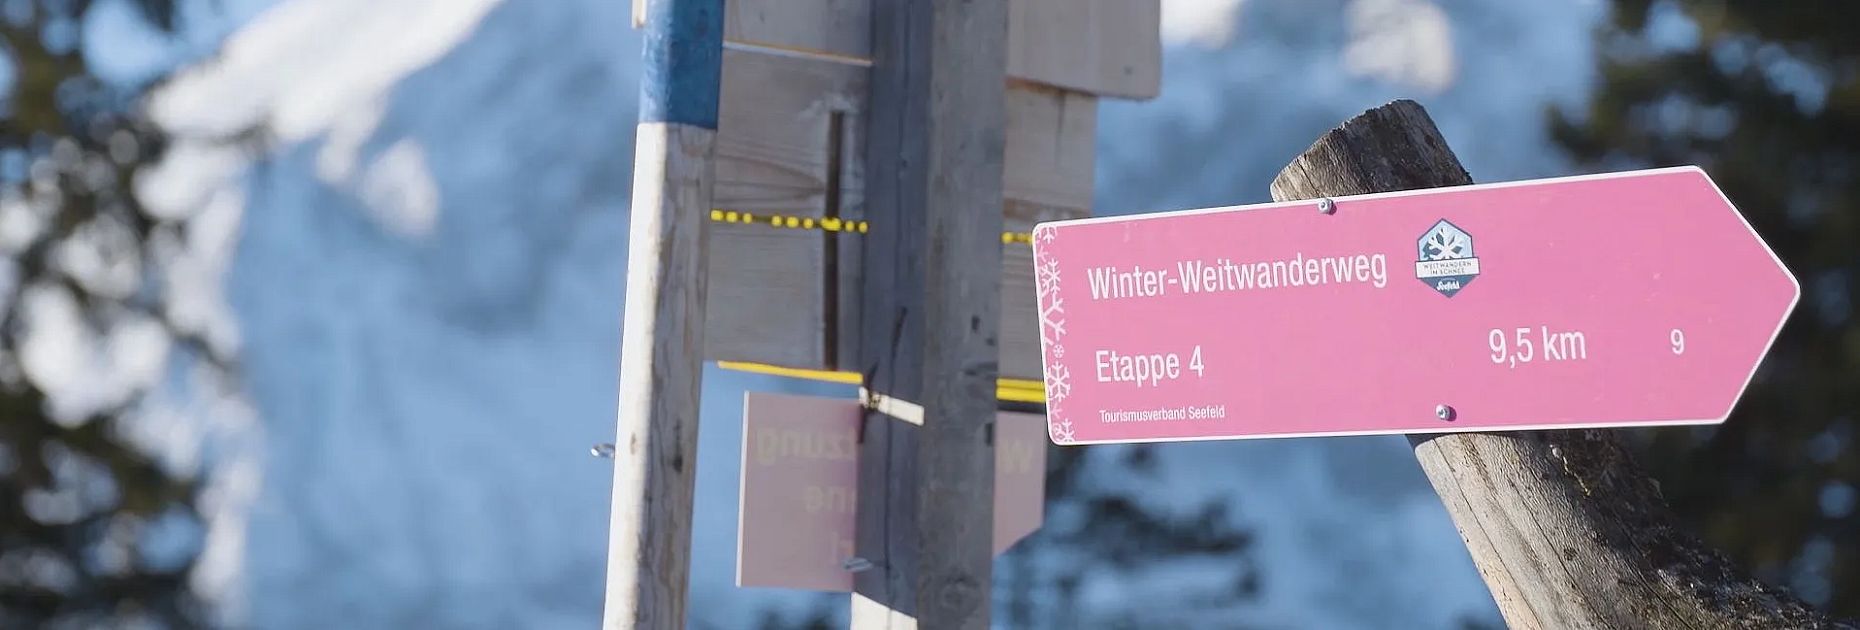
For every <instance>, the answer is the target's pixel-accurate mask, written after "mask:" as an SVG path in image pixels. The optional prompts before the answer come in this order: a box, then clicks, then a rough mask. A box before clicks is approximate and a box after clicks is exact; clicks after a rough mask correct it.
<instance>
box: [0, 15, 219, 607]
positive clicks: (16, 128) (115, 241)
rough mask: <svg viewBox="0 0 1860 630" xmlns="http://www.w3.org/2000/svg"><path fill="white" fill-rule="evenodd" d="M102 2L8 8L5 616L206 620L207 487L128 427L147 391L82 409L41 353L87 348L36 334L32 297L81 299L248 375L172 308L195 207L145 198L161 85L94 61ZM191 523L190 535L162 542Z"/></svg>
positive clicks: (87, 310) (0, 115)
mask: <svg viewBox="0 0 1860 630" xmlns="http://www.w3.org/2000/svg"><path fill="white" fill-rule="evenodd" d="M135 4H136V6H138V7H139V8H140V9H141V10H142V15H143V17H144V18H146V19H147V20H148V21H149V22H150V23H151V24H153V25H154V26H156V27H158V28H160V29H164V30H167V29H172V27H173V26H174V12H173V7H172V4H171V3H170V2H168V1H167V0H137V2H136V3H135ZM90 8H91V3H90V2H88V1H87V0H64V1H59V0H44V1H41V2H36V3H21V2H10V3H5V5H4V10H0V37H4V43H5V50H4V51H0V52H3V53H4V54H5V55H6V57H7V60H8V61H9V62H10V63H11V65H12V68H13V78H14V81H13V83H12V85H11V89H10V90H8V91H6V92H5V93H4V101H3V102H0V107H3V110H0V280H4V281H0V627H5V628H40V627H44V628H59V627H127V626H131V625H135V626H136V627H149V626H153V627H193V626H199V625H204V624H205V623H206V619H207V617H206V615H205V611H204V610H203V606H202V604H201V601H200V599H199V598H198V597H197V596H196V595H195V594H194V592H193V591H192V589H191V588H190V586H189V582H188V580H189V574H190V570H191V569H192V567H193V566H194V564H195V560H196V556H197V554H198V551H199V550H198V547H199V545H198V544H197V542H198V541H197V540H195V541H194V542H195V543H196V544H191V545H190V544H187V540H188V538H189V536H190V534H189V533H188V532H189V531H192V532H195V534H193V535H192V536H193V537H194V538H196V539H197V538H198V536H197V533H198V532H199V531H200V530H201V527H200V518H199V513H198V510H197V508H196V507H195V504H196V500H197V496H198V493H199V489H200V482H199V480H197V479H193V478H189V477H186V476H181V475H177V474H174V473H172V472H170V471H168V470H166V469H165V468H164V467H163V466H162V465H161V464H160V463H159V462H158V461H157V460H156V459H155V458H154V457H153V456H151V454H149V453H146V452H143V451H142V450H140V449H138V448H137V447H135V446H134V445H133V444H132V443H131V442H130V441H129V440H128V439H127V438H126V437H125V435H124V434H123V432H122V424H123V423H124V422H125V421H127V419H129V418H132V417H133V416H134V414H136V413H138V412H139V411H140V410H141V406H140V405H141V403H142V401H143V398H144V396H143V394H144V393H145V392H144V391H127V392H116V393H115V395H114V397H112V398H110V399H109V400H107V401H106V402H104V403H102V404H99V405H92V406H90V407H85V408H81V409H80V410H78V411H72V409H73V407H70V406H68V405H65V406H61V405H59V404H57V403H58V402H59V401H58V400H56V397H55V395H54V394H55V392H53V391H50V390H49V388H48V386H47V384H46V383H45V382H41V381H42V380H44V379H43V378H41V377H39V376H38V375H35V374H34V371H33V369H32V368H31V364H32V360H31V359H30V357H31V356H34V353H39V354H42V355H48V356H52V357H54V359H58V358H61V357H62V358H64V359H73V360H76V359H77V358H79V357H78V355H79V354H80V353H82V352H84V349H82V348H78V347H66V346H64V345H59V344H61V343H62V342H58V341H53V342H50V343H52V344H53V345H51V346H44V345H42V344H44V343H46V342H38V341H34V335H37V334H43V333H44V331H42V330H35V329H36V328H39V327H40V326H38V325H36V324H35V322H36V321H37V320H38V319H40V318H36V317H34V316H33V315H32V313H30V312H29V311H30V308H29V305H31V304H32V303H34V301H35V300H40V301H46V300H49V301H50V302H54V303H64V304H70V305H72V308H71V309H70V312H71V314H70V315H68V319H70V320H74V321H71V322H69V325H70V326H73V327H76V328H77V329H79V330H80V331H82V334H81V335H80V337H84V338H91V339H102V338H108V337H109V336H111V335H112V334H116V333H120V332H122V331H124V330H127V329H128V328H130V327H136V328H140V329H144V330H149V329H153V330H159V331H162V332H161V335H162V336H163V337H165V338H166V342H165V343H166V345H167V347H169V348H170V350H169V352H168V356H169V357H170V360H171V361H173V360H174V359H173V357H176V356H188V357H192V358H193V359H194V360H196V361H201V362H204V363H206V364H208V365H210V366H212V367H213V368H215V369H216V370H217V371H218V373H221V374H224V375H225V376H227V377H228V378H230V377H231V375H232V374H234V366H233V365H232V362H231V359H230V358H228V357H224V356H221V355H220V354H218V353H216V352H215V351H214V349H213V348H212V347H211V346H210V345H209V344H208V343H206V342H205V340H204V338H203V336H202V334H201V331H197V330H188V329H186V328H184V327H183V326H181V325H178V324H176V323H175V321H174V319H173V318H172V317H171V316H170V315H169V311H168V308H167V306H168V301H167V299H166V297H165V296H166V291H165V287H164V286H163V283H162V280H163V279H164V277H165V275H164V273H163V271H164V269H165V267H164V265H165V264H166V263H167V262H168V260H169V259H170V257H171V256H172V252H173V251H174V250H175V249H176V248H177V247H181V248H184V247H186V243H187V234H186V231H185V230H184V229H183V228H184V226H185V219H176V218H163V217H159V216H156V215H155V214H152V213H151V212H149V211H148V210H147V209H146V208H144V207H143V206H142V205H141V204H140V203H139V202H138V201H137V199H136V197H135V196H134V194H133V192H132V190H133V188H132V183H133V182H134V181H135V178H136V177H137V175H138V173H139V172H140V171H141V170H142V169H143V168H144V167H145V166H147V165H149V164H151V163H153V162H155V161H157V160H158V159H159V158H160V156H161V155H162V152H163V149H164V146H165V144H166V143H165V139H164V137H163V135H162V133H161V132H160V131H159V130H158V129H156V128H155V127H154V126H153V125H152V124H150V123H149V121H148V120H146V118H145V117H143V116H142V115H141V114H140V112H139V110H138V105H137V98H138V97H139V95H140V94H141V93H142V92H143V91H144V89H145V88H147V87H148V86H121V85H111V84H109V83H107V82H106V81H104V80H103V79H101V78H100V77H99V76H97V75H96V74H95V73H93V72H92V69H91V68H90V67H89V66H88V65H87V63H86V60H85V57H84V55H83V54H82V51H81V45H82V44H83V42H82V40H81V38H82V33H83V29H81V28H80V27H79V25H80V24H81V23H82V20H83V18H84V17H85V15H86V13H87V12H88V11H89V10H90ZM35 343H38V344H41V345H40V346H38V347H37V349H35V346H34V344H35ZM82 378H96V379H99V380H101V379H102V375H100V374H99V375H85V376H83V377H82ZM176 532H179V534H178V536H179V539H180V540H181V541H182V544H179V545H176V544H167V545H163V548H159V549H157V548H152V547H150V546H149V545H148V544H147V543H148V540H149V539H150V537H152V536H161V535H168V536H169V537H170V538H174V537H175V536H176Z"/></svg>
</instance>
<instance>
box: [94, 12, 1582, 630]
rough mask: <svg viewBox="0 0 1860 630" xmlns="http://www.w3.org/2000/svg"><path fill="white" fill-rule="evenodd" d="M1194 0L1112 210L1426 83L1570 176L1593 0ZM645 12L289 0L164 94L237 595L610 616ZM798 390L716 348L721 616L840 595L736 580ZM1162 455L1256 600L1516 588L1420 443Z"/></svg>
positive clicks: (1323, 610)
mask: <svg viewBox="0 0 1860 630" xmlns="http://www.w3.org/2000/svg"><path fill="white" fill-rule="evenodd" d="M1168 4H1169V11H1170V14H1169V15H1170V17H1169V20H1168V24H1169V27H1168V28H1169V29H1170V30H1169V32H1170V34H1171V37H1172V43H1173V44H1174V45H1173V46H1172V47H1171V49H1170V53H1169V55H1168V57H1167V64H1168V65H1167V67H1166V69H1165V84H1164V96H1163V97H1161V98H1160V99H1158V100H1156V101H1153V102H1146V103H1115V104H1110V105H1108V106H1107V107H1105V108H1104V111H1103V115H1102V119H1101V125H1102V126H1101V133H1100V137H1101V142H1100V145H1101V146H1100V156H1101V163H1100V167H1099V172H1100V186H1099V197H1100V204H1101V206H1102V207H1101V209H1100V211H1101V212H1107V213H1109V212H1120V213H1121V212H1133V211H1148V210H1160V209H1171V208H1181V207H1190V206H1198V205H1215V204H1231V203H1240V202H1248V201H1258V200H1262V199H1264V196H1265V184H1266V182H1267V181H1269V180H1270V178H1271V177H1272V175H1273V173H1274V172H1275V171H1276V169H1277V168H1278V167H1279V166H1280V165H1282V164H1284V162H1285V161H1287V160H1288V159H1290V157H1291V156H1293V155H1295V154H1296V153H1297V151H1299V150H1300V149H1302V148H1303V147H1304V146H1305V145H1306V144H1308V143H1309V142H1310V140H1311V139H1313V138H1315V137H1316V135H1317V134H1318V133H1320V132H1321V131H1322V130H1323V129H1325V128H1327V127H1329V126H1331V125H1333V124H1335V123H1336V122H1338V121H1341V120H1342V119H1344V118H1346V117H1348V116H1349V115H1351V114H1353V113H1355V112H1357V111H1360V110H1361V109H1363V108H1365V107H1369V106H1373V105H1375V104H1378V103H1380V102H1382V101H1384V100H1386V99H1388V98H1391V97H1396V96H1413V97H1416V98H1418V99H1420V100H1422V101H1423V103H1425V104H1427V105H1428V106H1429V108H1430V110H1431V111H1432V112H1433V114H1434V115H1435V117H1436V118H1437V119H1438V120H1439V121H1440V123H1441V126H1442V128H1443V130H1444V131H1445V132H1446V134H1447V136H1448V138H1449V140H1451V141H1452V142H1454V144H1455V145H1456V147H1457V148H1458V149H1459V151H1460V154H1461V156H1462V158H1463V159H1465V161H1466V162H1467V163H1468V164H1469V166H1470V170H1472V172H1473V175H1474V177H1476V178H1482V179H1502V178H1516V177H1523V176H1531V175H1538V174H1546V173H1549V172H1555V171H1556V169H1557V168H1558V166H1557V163H1556V162H1554V161H1553V160H1550V159H1548V154H1547V153H1546V148H1545V146H1544V140H1543V137H1542V134H1541V132H1540V131H1539V130H1540V128H1541V122H1540V111H1541V110H1540V103H1541V102H1543V101H1544V100H1545V99H1548V98H1552V97H1555V96H1557V95H1561V94H1579V91H1580V89H1581V86H1582V82H1583V81H1584V80H1585V78H1586V77H1585V75H1584V74H1583V72H1584V71H1585V70H1584V68H1585V67H1586V64H1587V56H1586V41H1587V40H1586V32H1585V31H1584V30H1583V29H1584V28H1585V26H1584V24H1585V20H1586V19H1588V17H1589V14H1592V13H1593V12H1594V8H1593V7H1591V6H1588V5H1576V4H1569V5H1565V4H1550V3H1513V2H1504V1H1502V0H1487V1H1483V2H1473V1H1471V0H1458V1H1444V0H1443V1H1441V2H1437V3H1430V2H1425V1H1424V0H1353V1H1349V2H1346V1H1344V0H1326V1H1316V2H1313V1H1308V0H1244V1H1242V0H1211V1H1203V2H1194V1H1189V0H1171V1H1170V2H1169V3H1168ZM627 7H628V3H626V2H622V1H616V0H598V1H597V0H503V1H495V0H393V1H388V0H315V1H311V0H286V1H285V2H283V3H281V4H280V5H279V6H278V7H276V8H274V9H272V10H269V11H267V12H265V13H262V14H259V15H258V16H257V17H255V18H253V19H252V20H250V21H249V22H247V23H244V24H243V25H242V26H240V27H239V29H238V30H237V31H236V32H235V33H234V34H233V36H232V37H231V38H230V39H228V40H227V48H226V49H225V51H224V52H223V54H222V55H220V56H219V57H217V58H214V59H210V60H206V61H203V62H201V63H200V64H199V65H198V66H197V67H195V68H193V69H191V70H190V71H189V72H187V73H185V74H184V75H183V76H181V77H180V78H179V79H178V80H177V81H176V82H175V83H174V84H173V85H171V86H168V87H166V88H164V89H163V90H162V92H161V93H160V94H159V95H158V98H157V99H156V100H155V108H156V109H155V111H156V112H157V113H158V115H159V116H160V117H161V119H162V120H163V121H164V124H166V125H167V126H168V127H169V128H171V129H173V130H174V131H175V133H176V134H177V136H179V138H180V142H181V145H180V146H179V147H178V148H177V150H176V152H175V157H174V158H173V159H172V160H171V161H170V163H168V164H166V165H164V168H163V170H162V172H161V173H160V174H159V176H158V177H156V178H154V179H153V180H152V181H150V182H148V183H147V184H148V186H147V189H146V190H145V193H144V194H145V195H147V196H148V197H150V198H151V199H153V200H158V201H160V202H161V203H164V204H167V205H168V206H172V207H187V206H190V205H193V204H199V203H202V202H203V201H204V200H217V202H216V203H215V204H213V205H212V206H211V207H212V208H215V209H217V210H215V211H219V212H222V213H223V214H224V215H225V219H224V221H223V222H222V223H223V224H224V225H227V226H230V227H228V228H227V229H228V232H229V233H230V234H234V235H236V242H235V243H233V244H232V245H231V246H229V247H228V249H227V250H225V252H224V255H223V256H219V257H218V258H215V257H214V256H205V258H204V259H203V260H202V261H201V262H200V263H199V264H198V265H197V267H198V269H199V270H200V272H201V273H202V274H203V275H205V276H206V277H209V278H213V279H215V280H216V282H218V284H210V285H208V286H205V287H203V288H201V289H199V290H198V291H197V292H196V293H197V295H195V300H194V301H195V302H196V304H195V306H194V308H196V309H197V310H198V311H199V315H198V316H199V317H201V318H203V319H205V320H209V321H216V322H222V324H221V325H220V327H221V328H223V329H226V332H225V333H224V334H225V336H226V337H227V343H236V344H237V345H238V346H239V347H241V348H242V351H243V353H244V359H245V364H246V366H247V369H248V374H247V382H248V386H249V388H250V398H251V402H252V404H253V405H254V407H255V410H256V414H257V417H258V423H257V425H256V426H254V427H252V428H251V432H252V435H253V439H254V440H255V443H256V444H257V445H259V446H257V452H256V453H255V455H256V459H255V461H256V462H257V464H256V470H253V471H247V472H245V473H242V474H244V475H246V477H244V479H246V480H247V481H249V482H250V484H252V486H253V487H252V489H253V490H254V491H255V494H254V495H252V499H251V503H250V504H249V505H246V506H243V507H241V508H240V509H241V510H243V511H242V512H241V513H240V514H238V515H237V518H228V519H225V520H220V521H216V523H217V525H216V529H215V531H214V532H212V535H211V536H210V538H211V539H212V540H214V541H219V544H220V546H219V547H218V549H220V550H221V553H222V554H224V555H225V557H226V558H228V559H229V562H230V563H231V565H232V568H229V569H223V571H224V573H225V574H226V576H228V577H226V578H225V579H226V580H227V581H226V582H224V584H226V585H228V586H225V588H226V589H227V590H225V591H224V599H223V603H224V605H225V606H226V608H225V609H226V611H227V613H228V615H229V616H230V618H231V619H243V620H247V621H250V622H251V623H252V624H253V625H254V626H256V627H261V628H311V627H317V628H321V627H352V628H398V627H460V628H511V627H525V628H531V627H533V628H557V627H561V628H571V627H589V626H590V625H592V624H594V623H595V619H597V618H598V614H599V608H600V593H601V584H600V582H601V579H602V570H603V567H602V560H603V558H604V553H603V549H604V545H605V535H606V526H607V523H606V506H607V500H608V499H607V492H608V483H609V471H608V468H607V466H606V464H605V463H604V462H603V461H601V460H596V459H592V458H590V457H589V456H588V455H587V448H588V446H589V445H590V444H592V443H594V442H597V441H603V440H606V439H609V438H610V436H611V435H612V431H613V429H612V417H611V416H612V410H613V408H614V400H613V397H614V392H613V383H614V379H615V376H616V368H617V365H616V361H617V358H616V357H617V350H618V343H619V337H618V330H619V322H620V294H621V291H622V289H623V286H622V279H623V277H624V273H623V272H624V270H623V268H622V266H623V263H624V260H625V226H626V220H625V213H626V203H627V196H628V191H627V188H628V186H629V181H630V166H629V163H630V160H631V157H632V127H633V120H634V112H635V107H636V101H637V97H636V91H635V85H636V77H637V68H636V65H637V63H636V60H637V59H638V56H639V54H638V51H639V48H638V40H637V36H636V34H635V33H634V32H632V31H631V30H630V29H628V28H627V27H626V25H627V23H628V22H627V14H626V12H627ZM203 37H204V36H203ZM125 66H126V67H127V66H133V64H129V63H127V62H125ZM1520 69H1526V71H1520ZM135 71H136V70H135V69H134V68H133V67H130V68H129V69H127V70H125V71H124V72H125V73H133V72H135ZM250 129H262V130H264V131H266V132H267V133H268V134H269V136H270V137H271V138H272V140H271V144H269V145H267V147H268V148H267V149H265V150H264V151H262V152H261V154H260V155H259V156H258V157H256V158H254V157H251V156H247V155H244V154H241V153H239V152H237V151H235V150H233V149H231V148H228V147H226V146H224V144H223V143H222V142H221V139H222V138H224V137H226V136H227V135H229V134H233V133H237V132H241V131H245V130H250ZM233 230H236V232H235V231H233ZM216 274H223V275H216ZM795 387H796V386H795V385H793V384H790V383H783V382H778V381H776V380H773V379H768V378H762V377H749V376H744V375H740V374H733V373H728V372H722V371H716V370H712V371H711V372H709V373H708V375H707V381H706V392H705V397H704V405H705V414H704V421H703V429H702V436H701V439H700V445H699V449H700V459H699V462H700V466H699V486H700V487H699V503H700V505H699V509H698V514H697V526H696V527H697V531H696V535H695V536H694V549H693V554H694V562H693V595H692V597H693V601H694V604H695V605H694V606H693V614H694V624H695V625H698V626H700V627H722V628H735V627H744V626H747V625H750V623H751V621H752V620H753V619H755V618H756V615H758V614H759V612H760V610H761V608H762V607H763V606H765V605H772V604H779V605H784V606H805V605H808V604H811V603H814V602H816V601H820V600H821V599H822V598H820V597H818V596H812V595H808V594H805V593H787V592H779V591H764V590H745V589H737V588H734V587H733V586H731V585H730V581H731V576H732V572H733V566H732V562H733V553H734V548H733V546H734V540H735V536H734V527H735V522H736V520H735V514H734V508H735V491H736V478H737V467H736V466H737V464H736V461H735V458H736V457H737V444H738V443H739V442H740V433H739V432H738V427H737V423H738V420H737V419H738V418H740V414H741V397H742V392H743V391H744V390H745V389H759V390H770V389H791V388H795ZM799 389H801V390H802V391H812V392H818V393H826V392H833V393H838V394H844V393H845V392H844V390H843V389H838V388H830V387H826V386H801V387H799ZM1160 454H1161V455H1162V461H1163V462H1164V465H1163V467H1162V470H1161V471H1160V472H1159V475H1160V477H1159V480H1158V481H1150V480H1145V481H1144V483H1145V484H1147V485H1145V486H1143V488H1142V490H1143V493H1144V494H1146V495H1148V496H1149V497H1150V498H1151V499H1152V500H1155V501H1159V502H1162V503H1164V504H1179V505H1188V504H1191V503H1193V502H1194V501H1195V500H1196V499H1197V498H1199V497H1202V496H1206V495H1208V494H1211V493H1225V494H1232V495H1235V496H1237V497H1238V498H1237V500H1236V502H1235V503H1234V506H1235V507H1234V510H1235V517H1236V518H1237V519H1238V520H1240V521H1242V522H1244V523H1248V524H1251V525H1254V526H1256V527H1257V528H1258V532H1257V535H1258V536H1259V540H1260V544H1261V549H1260V551H1259V554H1258V555H1259V556H1260V557H1259V558H1258V562H1259V564H1260V565H1261V566H1262V573H1263V577H1264V585H1263V589H1264V590H1263V595H1262V597H1261V598H1260V599H1259V600H1258V601H1256V602H1252V603H1250V604H1247V605H1246V606H1245V607H1243V608H1240V609H1237V610H1234V611H1231V614H1233V615H1235V616H1234V617H1232V619H1239V620H1242V621H1245V622H1247V623H1249V624H1253V625H1258V626H1264V627H1440V626H1446V625H1451V624H1452V623H1455V622H1456V621H1457V620H1458V619H1460V618H1461V617H1462V616H1463V615H1466V614H1479V615H1489V614H1490V608H1491V602H1490V598H1489V596H1488V595H1487V594H1486V593H1485V591H1484V589H1483V586H1482V585H1481V584H1480V583H1479V582H1478V579H1477V576H1476V575H1475V574H1474V573H1473V572H1472V569H1471V566H1470V563H1469V561H1468V560H1467V559H1466V557H1465V551H1464V549H1463V548H1461V546H1460V543H1459V541H1458V538H1457V535H1456V534H1455V533H1454V531H1453V530H1452V528H1451V525H1450V523H1449V521H1448V520H1447V519H1446V516H1445V514H1444V512H1443V511H1441V510H1440V508H1439V506H1438V502H1437V500H1436V499H1434V498H1433V495H1432V494H1431V492H1430V491H1429V490H1428V489H1427V487H1426V485H1425V480H1424V479H1423V478H1422V477H1421V476H1420V474H1419V471H1418V470H1417V469H1416V468H1415V466H1414V464H1413V462H1412V458H1411V457H1409V456H1408V455H1407V453H1406V450H1405V447H1403V446H1402V444H1401V443H1399V441H1396V440H1378V439H1346V440H1324V441H1319V440H1297V441H1272V442H1254V443H1244V444H1242V443H1235V444H1195V445H1182V446H1170V447H1164V448H1163V449H1162V450H1161V451H1160ZM1099 477H1100V478H1099V481H1098V483H1102V484H1106V485H1108V486H1115V485H1116V484H1120V483H1132V482H1131V481H1130V480H1129V479H1127V478H1119V477H1117V476H1115V475H1114V474H1111V473H1110V472H1105V473H1104V474H1102V475H1099ZM235 485H237V484H235ZM216 566H217V565H216ZM1195 577H1196V573H1195V572H1194V570H1193V569H1192V568H1184V569H1182V570H1180V571H1174V572H1169V573H1165V574H1159V575H1151V576H1142V577H1140V578H1139V579H1135V580H1130V581H1125V582H1120V583H1102V582H1092V581H1089V580H1088V581H1087V583H1086V584H1085V589H1086V591H1085V594H1086V598H1085V605H1086V606H1087V607H1088V610H1087V611H1086V612H1088V613H1089V612H1090V611H1094V610H1103V611H1113V610H1118V609H1128V608H1131V607H1134V606H1140V605H1148V606H1154V605H1156V604H1157V602H1158V601H1167V599H1166V598H1168V597H1170V596H1172V595H1174V594H1179V593H1181V592H1183V590H1184V586H1183V585H1184V584H1191V583H1193V581H1194V580H1195ZM216 584H219V582H216ZM1189 590H1192V589H1189ZM1159 598H1160V599H1159ZM829 601H837V600H831V599H829ZM1084 618H1087V619H1089V618H1091V615H1090V614H1087V615H1086V616H1085V617H1084ZM1203 621H1209V622H1210V623H1213V622H1212V621H1210V620H1203ZM1215 625H1225V622H1222V623H1218V624H1215Z"/></svg>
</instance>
